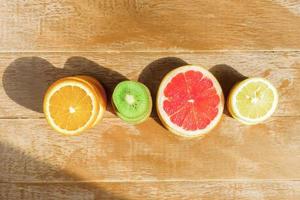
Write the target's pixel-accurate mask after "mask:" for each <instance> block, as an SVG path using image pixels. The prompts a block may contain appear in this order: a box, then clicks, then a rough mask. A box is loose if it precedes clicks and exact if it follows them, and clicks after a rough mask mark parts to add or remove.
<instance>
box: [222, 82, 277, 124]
mask: <svg viewBox="0 0 300 200" xmlns="http://www.w3.org/2000/svg"><path fill="white" fill-rule="evenodd" d="M277 104H278V93H277V90H276V88H275V87H274V86H273V85H272V84H271V83H270V82H269V81H267V80H266V79H263V78H248V79H246V80H244V81H241V82H240V83H237V84H236V85H235V86H234V87H233V88H232V89H231V91H230V93H229V96H228V101H227V107H228V110H229V112H230V114H231V115H232V116H233V117H234V118H236V119H237V120H239V121H241V122H242V123H244V124H257V123H260V122H262V121H265V120H266V119H268V118H269V117H270V116H271V115H272V114H273V113H274V111H275V109H276V107H277Z"/></svg>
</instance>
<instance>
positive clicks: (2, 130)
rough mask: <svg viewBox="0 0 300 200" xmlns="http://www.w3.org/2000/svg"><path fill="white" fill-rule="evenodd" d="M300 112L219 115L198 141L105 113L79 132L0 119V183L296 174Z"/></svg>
mask: <svg viewBox="0 0 300 200" xmlns="http://www.w3.org/2000/svg"><path fill="white" fill-rule="evenodd" d="M299 130H300V117H273V118H272V119H271V120H270V121H269V122H267V123H264V124H260V125H255V126H246V125H242V124H240V123H239V122H237V121H236V120H234V119H232V118H229V117H227V116H224V117H223V119H222V122H221V123H220V124H219V125H218V127H217V128H216V129H215V130H213V131H212V132H211V133H210V134H209V135H207V136H206V137H205V138H203V139H193V140H182V139H180V138H177V137H176V136H173V135H172V134H171V133H170V132H168V131H167V130H166V129H164V128H163V127H162V126H161V125H160V124H158V123H157V122H156V121H155V120H153V119H149V120H147V122H145V123H143V124H140V125H136V126H133V125H128V124H126V123H124V122H122V121H121V120H120V119H117V118H105V119H104V121H103V122H102V123H101V124H99V125H97V126H96V127H95V128H93V129H91V130H89V131H86V132H85V133H84V134H82V135H80V136H70V137H66V136H62V135H60V134H58V133H56V132H54V131H53V130H52V129H51V128H50V127H49V126H48V125H47V123H46V121H45V120H44V119H35V120H34V119H7V120H4V119H2V120H0V145H1V146H0V160H1V165H0V171H1V174H0V180H2V181H74V180H84V181H90V180H99V181H100V180H102V181H120V180H121V181H128V180H131V181H134V180H152V181H158V180H170V181H171V180H175V181H176V180H201V179H295V180H297V179H299V178H300V177H299V175H300V157H299V146H300V145H299V144H300V136H299Z"/></svg>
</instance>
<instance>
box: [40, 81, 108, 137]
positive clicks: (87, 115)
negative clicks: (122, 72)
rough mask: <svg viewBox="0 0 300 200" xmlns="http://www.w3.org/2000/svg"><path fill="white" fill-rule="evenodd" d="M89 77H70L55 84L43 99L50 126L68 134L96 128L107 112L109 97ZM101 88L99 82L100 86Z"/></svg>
mask: <svg viewBox="0 0 300 200" xmlns="http://www.w3.org/2000/svg"><path fill="white" fill-rule="evenodd" d="M89 80H90V81H88V77H86V78H85V79H84V78H83V77H67V78H63V79H60V80H58V81H56V82H55V83H53V84H52V85H51V86H50V88H49V89H48V91H47V93H46V95H45V98H44V113H45V116H46V119H47V121H48V123H49V124H50V125H51V126H52V127H53V128H54V129H55V130H56V131H58V132H60V133H63V134H65V135H74V134H78V133H81V132H82V131H84V130H86V129H87V128H90V127H92V126H94V125H95V124H96V123H97V122H98V121H100V119H101V118H102V116H103V114H104V111H105V109H106V97H103V95H102V92H101V91H100V89H99V88H98V87H97V86H96V82H93V83H92V82H91V80H93V81H96V80H95V79H93V78H91V79H89ZM99 85H100V83H99Z"/></svg>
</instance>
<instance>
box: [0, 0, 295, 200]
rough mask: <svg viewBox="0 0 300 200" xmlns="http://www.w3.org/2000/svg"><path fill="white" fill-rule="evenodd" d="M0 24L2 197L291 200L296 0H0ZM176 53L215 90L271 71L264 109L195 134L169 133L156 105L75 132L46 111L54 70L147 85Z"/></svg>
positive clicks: (175, 62)
mask: <svg viewBox="0 0 300 200" xmlns="http://www.w3.org/2000/svg"><path fill="white" fill-rule="evenodd" d="M0 28H1V29H0V79H1V80H2V81H1V82H0V199H4V200H6V199H8V200H16V199H22V200H24V199H33V200H36V199H43V200H45V199H72V200H74V199H86V200H90V199H120V200H127V199H128V200H129V199H172V200H173V199H210V200H211V199H226V200H227V199H228V200H229V199H239V200H240V199H246V200H250V199H251V200H253V199H258V200H263V199H270V200H276V199H278V200H279V199H280V200H281V199H290V200H296V199H300V134H299V132H300V115H299V111H300V94H299V92H300V1H299V0H274V1H271V0H260V1H259V0H243V1H241V0H166V1H164V0H102V1H97V0H10V1H7V0H0ZM186 63H191V64H199V65H203V66H205V67H206V68H207V69H210V70H211V71H212V72H213V73H214V74H215V75H216V76H217V77H218V79H219V80H220V82H221V84H222V87H223V89H224V91H225V94H226V93H227V92H228V90H229V89H230V86H232V84H234V82H236V81H238V80H239V79H240V78H241V77H242V76H247V77H248V76H250V77H251V76H261V77H265V78H267V79H269V80H270V81H271V82H272V83H273V84H274V85H275V86H276V87H277V89H278V91H279V94H280V102H279V107H278V109H277V111H276V113H275V114H274V116H273V117H272V118H271V119H269V120H268V121H267V122H266V123H263V124H260V125H255V126H246V125H242V124H240V123H239V122H237V121H236V120H234V119H232V118H231V117H230V116H228V114H227V113H226V111H225V113H224V115H223V118H222V121H221V123H220V124H219V125H218V127H217V128H216V129H215V130H213V131H212V132H211V133H210V134H209V135H208V136H207V137H205V138H203V139H201V140H200V139H192V140H183V139H181V138H178V137H176V136H173V135H172V134H170V133H169V132H168V131H167V130H166V129H164V128H163V127H162V126H161V125H160V123H159V121H158V119H157V115H156V114H155V111H154V112H153V115H152V118H151V119H149V120H148V121H146V122H145V123H143V124H140V125H137V126H133V125H128V124H125V123H124V122H122V121H121V120H120V119H118V118H117V117H116V116H115V115H114V114H113V113H112V112H111V111H107V113H106V115H105V119H104V120H103V122H102V123H100V124H99V125H97V126H96V127H95V128H93V129H91V130H89V131H86V132H85V133H84V134H82V135H80V136H74V137H64V136H61V135H60V134H57V133H56V132H54V131H53V130H52V129H51V128H50V127H49V126H48V125H47V123H46V121H45V119H44V116H43V113H42V104H41V103H42V98H43V95H44V92H45V90H46V88H47V87H48V86H49V84H51V83H52V82H53V81H54V80H56V79H58V78H60V77H63V76H67V75H74V74H90V75H93V76H95V77H96V78H98V79H99V80H100V81H101V82H102V83H103V84H104V85H105V87H106V89H107V91H108V93H111V90H112V89H113V87H114V86H115V84H116V83H118V82H119V81H121V80H125V79H134V80H140V81H141V82H144V83H145V84H146V85H147V86H149V87H150V89H151V91H152V92H153V93H155V91H156V90H157V87H158V84H159V82H160V80H161V77H162V76H163V75H164V74H165V73H166V72H167V71H169V70H171V69H173V68H175V67H178V66H182V65H184V64H186Z"/></svg>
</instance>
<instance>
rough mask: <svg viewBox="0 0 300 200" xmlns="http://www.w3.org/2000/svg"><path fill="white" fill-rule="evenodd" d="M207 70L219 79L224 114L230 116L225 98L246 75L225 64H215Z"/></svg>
mask: <svg viewBox="0 0 300 200" xmlns="http://www.w3.org/2000/svg"><path fill="white" fill-rule="evenodd" d="M209 71H210V72H211V73H212V74H213V75H214V76H215V77H216V78H217V80H218V81H219V83H220V85H221V87H222V90H223V94H224V99H225V107H224V114H226V115H228V116H230V117H231V115H230V113H229V111H228V109H227V106H226V100H227V97H228V94H229V92H230V90H231V88H232V87H233V86H234V85H235V84H236V83H238V82H240V81H242V80H245V79H246V78H247V77H246V76H244V75H242V74H241V73H239V72H238V71H237V70H235V69H234V68H233V67H231V66H229V65H226V64H219V65H215V66H213V67H212V68H210V69H209Z"/></svg>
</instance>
